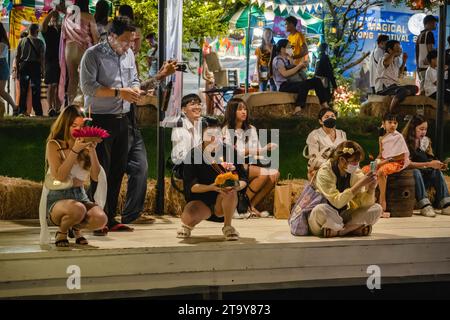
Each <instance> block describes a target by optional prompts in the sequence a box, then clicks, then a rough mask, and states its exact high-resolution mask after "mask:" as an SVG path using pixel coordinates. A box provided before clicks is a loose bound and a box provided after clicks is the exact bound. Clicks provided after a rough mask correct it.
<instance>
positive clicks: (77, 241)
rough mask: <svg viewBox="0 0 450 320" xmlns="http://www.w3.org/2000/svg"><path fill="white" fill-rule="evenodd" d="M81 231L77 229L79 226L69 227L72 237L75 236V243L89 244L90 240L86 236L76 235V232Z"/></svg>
mask: <svg viewBox="0 0 450 320" xmlns="http://www.w3.org/2000/svg"><path fill="white" fill-rule="evenodd" d="M79 231H80V229H77V228H75V227H72V228H70V229H69V237H70V238H72V239H73V238H75V243H76V244H80V245H88V244H89V242H88V240H87V239H86V238H85V237H83V236H79V237H77V236H76V234H75V233H76V232H79Z"/></svg>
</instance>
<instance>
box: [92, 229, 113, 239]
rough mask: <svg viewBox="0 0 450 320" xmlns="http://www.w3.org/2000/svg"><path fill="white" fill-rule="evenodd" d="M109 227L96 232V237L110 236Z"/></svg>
mask: <svg viewBox="0 0 450 320" xmlns="http://www.w3.org/2000/svg"><path fill="white" fill-rule="evenodd" d="M108 231H109V229H108V227H104V228H103V229H100V230H94V236H99V237H104V236H107V235H108Z"/></svg>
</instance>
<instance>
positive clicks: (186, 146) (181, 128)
mask: <svg viewBox="0 0 450 320" xmlns="http://www.w3.org/2000/svg"><path fill="white" fill-rule="evenodd" d="M201 112H202V100H201V99H200V97H199V96H198V95H196V94H194V93H191V94H188V95H185V96H184V97H183V98H182V99H181V117H180V119H179V121H178V123H177V127H176V128H173V129H172V137H171V140H172V145H173V146H172V153H171V159H172V162H173V163H174V164H175V165H178V164H181V163H182V162H183V160H184V159H185V158H186V155H187V154H188V153H189V151H190V150H191V149H192V148H194V147H197V146H199V145H200V144H201V143H202V122H201V120H200V118H201ZM177 178H178V177H177ZM179 178H181V177H179Z"/></svg>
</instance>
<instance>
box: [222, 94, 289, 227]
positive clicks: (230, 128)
mask: <svg viewBox="0 0 450 320" xmlns="http://www.w3.org/2000/svg"><path fill="white" fill-rule="evenodd" d="M248 118H249V115H248V108H247V104H246V103H245V101H243V100H242V99H239V98H234V99H232V100H230V101H229V102H228V104H227V110H226V113H225V120H224V127H223V129H222V134H223V136H224V142H225V143H226V144H228V145H232V146H234V148H235V149H236V150H237V152H238V154H239V156H240V157H242V158H244V159H246V164H245V165H244V167H245V169H246V170H247V173H248V180H249V185H248V187H247V191H246V194H247V196H248V199H249V201H250V207H249V213H250V215H252V216H256V217H263V218H267V217H268V216H269V212H268V211H263V212H259V211H258V210H257V209H256V206H257V205H258V204H259V203H260V202H261V201H262V200H263V199H264V198H265V197H266V196H267V195H268V194H269V193H270V191H271V190H272V189H273V188H274V187H275V185H276V184H277V181H278V178H279V177H280V172H279V171H278V170H277V169H273V168H267V166H270V163H268V164H264V163H263V162H266V161H264V159H263V155H264V154H266V153H267V151H271V150H272V149H275V148H277V147H278V146H277V145H276V144H274V143H268V144H267V145H265V146H264V147H261V144H260V142H259V139H258V133H257V131H256V128H255V127H254V126H252V125H251V124H250V123H249V120H248ZM260 160H263V161H260ZM246 217H248V214H247V213H243V214H239V213H238V214H236V215H235V218H246Z"/></svg>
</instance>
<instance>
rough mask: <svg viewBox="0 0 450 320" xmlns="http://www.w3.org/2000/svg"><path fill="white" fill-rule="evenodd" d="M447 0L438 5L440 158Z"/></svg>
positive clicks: (441, 152) (440, 154)
mask: <svg viewBox="0 0 450 320" xmlns="http://www.w3.org/2000/svg"><path fill="white" fill-rule="evenodd" d="M447 2H448V0H445V1H444V4H443V5H441V6H439V38H438V41H439V44H438V83H437V111H436V140H435V141H436V156H437V157H438V158H439V159H442V157H443V155H444V94H445V83H444V72H445V71H444V67H445V31H446V30H445V27H446V26H445V22H446V18H447Z"/></svg>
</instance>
